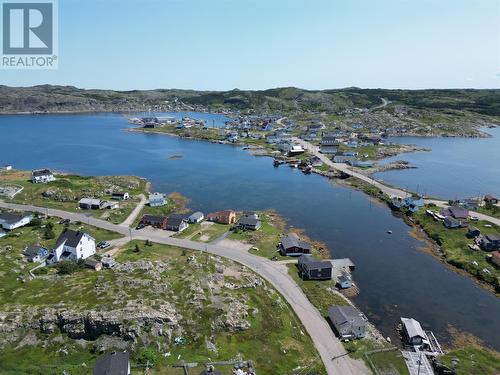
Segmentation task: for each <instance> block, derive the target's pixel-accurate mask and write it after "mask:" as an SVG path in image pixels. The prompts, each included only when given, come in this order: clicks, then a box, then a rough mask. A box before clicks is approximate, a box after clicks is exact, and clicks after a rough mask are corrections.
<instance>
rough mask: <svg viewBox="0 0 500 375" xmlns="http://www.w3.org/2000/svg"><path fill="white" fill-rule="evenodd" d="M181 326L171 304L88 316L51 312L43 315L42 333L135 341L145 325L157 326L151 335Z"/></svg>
mask: <svg viewBox="0 0 500 375" xmlns="http://www.w3.org/2000/svg"><path fill="white" fill-rule="evenodd" d="M130 322H133V324H130ZM177 324H178V316H177V313H176V311H175V309H174V308H173V307H172V306H171V305H170V304H163V305H161V306H160V307H159V308H158V309H154V310H153V309H151V308H147V307H137V306H134V307H127V308H125V309H122V310H111V311H102V312H99V311H88V312H84V313H80V312H74V311H66V310H65V311H54V310H52V309H48V310H45V311H43V312H42V318H40V319H39V329H40V331H41V332H42V333H47V334H50V333H54V332H58V331H59V332H61V333H65V334H67V335H68V336H69V337H71V338H73V339H85V340H96V339H97V338H98V337H100V336H101V335H110V336H119V337H123V338H124V339H127V340H133V339H134V338H135V337H138V336H140V335H141V332H142V330H143V328H144V327H145V326H149V327H153V328H154V329H151V332H156V333H157V334H163V332H167V331H168V328H169V327H176V326H177ZM164 327H166V328H164Z"/></svg>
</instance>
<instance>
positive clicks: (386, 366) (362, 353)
mask: <svg viewBox="0 0 500 375" xmlns="http://www.w3.org/2000/svg"><path fill="white" fill-rule="evenodd" d="M344 347H345V349H346V350H347V351H348V352H349V355H350V356H351V357H353V358H359V359H363V360H364V361H365V362H366V363H367V365H368V366H370V367H375V369H376V370H377V372H378V373H379V374H400V375H409V371H408V367H406V363H405V361H404V358H403V355H402V354H401V352H400V351H399V350H398V349H397V348H394V350H387V351H385V350H384V349H389V348H393V347H392V346H391V345H389V344H388V343H386V342H375V341H373V340H366V339H365V340H356V341H349V342H345V343H344ZM378 350H384V351H378ZM376 351H378V352H376Z"/></svg>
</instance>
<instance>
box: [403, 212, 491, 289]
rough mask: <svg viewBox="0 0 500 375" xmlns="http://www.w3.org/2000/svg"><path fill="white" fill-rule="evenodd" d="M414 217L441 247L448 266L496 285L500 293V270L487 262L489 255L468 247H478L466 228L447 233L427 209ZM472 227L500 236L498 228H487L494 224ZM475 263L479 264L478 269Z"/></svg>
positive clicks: (475, 223)
mask: <svg viewBox="0 0 500 375" xmlns="http://www.w3.org/2000/svg"><path fill="white" fill-rule="evenodd" d="M427 208H428V207H427ZM434 209H435V208H434ZM413 217H414V219H415V222H416V223H417V224H418V225H420V226H421V227H422V229H423V230H424V231H425V232H426V233H427V234H428V235H429V237H430V238H432V239H433V240H435V241H436V242H437V244H438V245H440V247H441V250H442V253H443V257H444V259H445V260H446V262H448V263H450V264H452V265H454V266H455V267H458V268H460V269H463V270H465V271H467V272H468V273H470V274H471V275H473V276H475V277H476V278H478V279H479V280H482V281H484V282H486V283H488V284H490V285H492V286H493V287H495V288H496V291H497V292H500V285H499V278H500V270H499V269H498V268H497V267H495V266H494V265H493V264H491V263H489V262H488V261H487V260H486V255H487V254H488V253H487V252H485V251H482V250H479V251H473V250H471V249H470V248H469V247H468V245H469V244H473V243H474V240H473V239H470V238H468V237H467V236H466V234H467V229H466V228H454V229H447V228H445V226H444V225H443V223H442V222H439V221H435V220H434V219H433V218H432V217H430V216H429V215H427V214H426V213H425V209H421V210H419V211H418V212H416V213H414V214H413ZM471 224H472V225H473V226H475V227H476V228H478V229H479V230H480V231H481V233H483V234H487V233H500V228H499V227H497V226H496V225H494V224H491V225H492V227H491V228H488V227H485V224H487V225H489V224H490V223H488V222H485V221H478V222H471ZM473 262H476V263H477V265H475V264H474V263H473ZM484 269H487V270H489V273H488V272H485V271H484Z"/></svg>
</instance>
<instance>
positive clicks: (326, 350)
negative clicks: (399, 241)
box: [0, 201, 371, 375]
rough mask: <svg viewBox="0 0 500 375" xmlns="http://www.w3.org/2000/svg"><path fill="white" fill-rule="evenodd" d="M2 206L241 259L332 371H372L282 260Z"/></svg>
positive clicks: (61, 213)
mask: <svg viewBox="0 0 500 375" xmlns="http://www.w3.org/2000/svg"><path fill="white" fill-rule="evenodd" d="M0 207H3V208H8V209H13V210H20V211H32V212H40V213H43V214H46V215H49V216H57V217H60V218H63V219H70V220H72V221H80V222H83V223H87V224H89V225H93V226H96V227H98V228H102V229H107V230H110V231H113V232H117V233H120V234H122V235H124V236H129V238H131V239H141V240H150V241H152V242H156V243H161V244H165V245H171V246H178V247H182V248H187V249H190V250H196V251H207V252H209V253H211V254H215V255H218V256H222V257H225V258H228V259H231V260H233V261H236V262H238V263H241V264H243V265H245V266H246V267H248V268H250V269H252V270H253V271H254V272H255V273H257V274H258V275H260V276H261V277H262V278H264V279H265V280H267V281H268V282H269V283H270V284H272V285H273V287H274V288H276V290H277V291H278V292H280V293H281V295H282V296H283V297H284V298H285V299H286V301H287V302H288V304H289V305H290V306H291V307H292V309H293V310H294V312H295V313H296V314H297V316H298V318H299V319H300V321H301V322H302V324H303V325H304V327H305V329H306V331H307V332H308V334H309V336H310V337H311V339H312V341H313V343H314V345H315V346H316V349H317V350H318V352H319V354H320V356H321V359H322V361H323V364H324V366H325V368H326V370H327V373H328V374H329V375H334V374H335V375H337V374H342V375H358V374H361V375H362V374H370V373H371V372H370V371H369V370H368V368H367V367H366V366H365V364H364V363H363V362H362V361H359V360H355V359H352V358H350V357H348V356H346V355H344V354H345V353H346V352H345V350H344V347H343V346H342V343H341V342H340V341H339V339H338V338H337V337H336V336H335V334H334V333H333V331H332V329H331V328H330V326H329V324H328V323H327V321H326V320H325V319H324V318H323V317H322V316H321V314H320V313H319V311H318V310H317V309H316V308H315V307H314V306H313V305H312V304H311V302H309V300H308V299H307V297H306V295H305V294H304V293H303V292H302V289H301V288H300V287H299V286H298V285H297V284H296V283H295V281H294V280H293V279H292V278H291V277H290V275H289V274H288V272H287V270H286V268H285V267H284V266H283V265H282V264H279V263H277V262H273V261H270V260H269V259H266V258H264V257H260V256H257V255H252V254H250V253H248V252H246V251H238V250H234V249H231V248H227V247H224V246H220V245H217V244H205V243H200V242H195V241H190V240H184V239H179V238H172V237H169V235H168V233H163V232H161V231H149V230H144V229H143V230H136V229H131V228H129V227H127V226H125V225H117V224H112V223H109V222H107V221H104V220H100V219H95V218H93V217H88V216H86V215H84V214H80V213H73V212H67V211H63V210H56V209H50V208H44V207H36V206H30V205H21V204H13V203H6V202H3V201H0ZM334 358H336V359H334Z"/></svg>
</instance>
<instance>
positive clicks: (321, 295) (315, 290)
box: [287, 263, 349, 317]
mask: <svg viewBox="0 0 500 375" xmlns="http://www.w3.org/2000/svg"><path fill="white" fill-rule="evenodd" d="M287 268H288V273H289V274H290V276H292V278H293V280H294V281H295V282H296V283H297V285H298V286H300V288H301V289H302V290H303V291H304V293H305V295H306V296H307V298H308V299H309V301H311V303H312V304H313V305H314V307H316V308H317V309H318V310H319V312H320V313H321V315H323V316H325V317H326V316H328V308H329V307H330V306H332V305H342V306H344V305H348V304H349V303H348V302H347V301H346V300H345V299H344V297H342V296H341V295H340V294H339V293H338V292H337V291H336V289H335V280H321V281H318V280H302V278H301V277H300V276H299V273H298V268H297V264H295V263H291V264H287Z"/></svg>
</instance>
